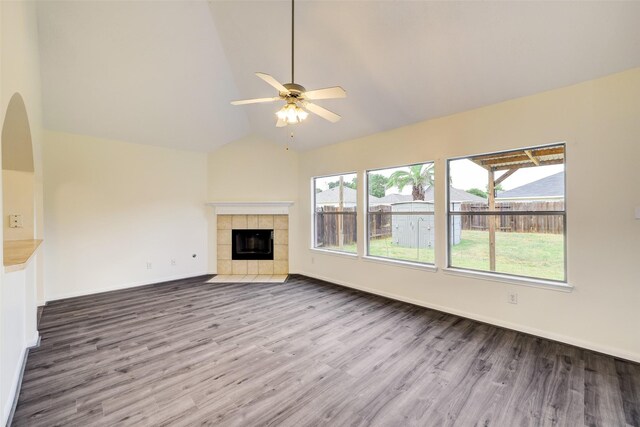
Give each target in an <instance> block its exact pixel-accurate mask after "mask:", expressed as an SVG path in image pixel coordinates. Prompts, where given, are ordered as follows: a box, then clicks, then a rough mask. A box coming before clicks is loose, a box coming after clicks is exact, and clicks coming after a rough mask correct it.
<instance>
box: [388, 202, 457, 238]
mask: <svg viewBox="0 0 640 427" xmlns="http://www.w3.org/2000/svg"><path fill="white" fill-rule="evenodd" d="M391 214H392V215H391V241H392V242H393V244H394V245H397V246H400V247H403V248H432V247H433V245H434V241H435V235H434V231H435V227H434V218H433V202H425V201H420V200H414V201H411V202H400V203H392V204H391ZM395 214H399V215H395ZM461 228H462V227H461V221H460V217H457V216H456V217H454V218H453V223H452V224H451V236H452V239H453V244H454V245H455V244H458V243H460V232H461Z"/></svg>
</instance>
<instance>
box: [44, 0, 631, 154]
mask: <svg viewBox="0 0 640 427" xmlns="http://www.w3.org/2000/svg"><path fill="white" fill-rule="evenodd" d="M38 13H39V28H40V35H39V36H40V47H41V67H42V83H43V101H44V117H45V126H46V127H47V128H49V129H53V130H61V131H67V132H73V133H80V134H88V135H93V136H98V137H104V138H113V139H121V140H125V141H131V142H138V143H144V144H153V145H159V146H168V147H175V148H184V149H192V150H202V151H211V150H213V149H215V148H217V147H219V146H221V145H223V144H225V143H228V142H231V141H233V140H236V139H238V138H241V137H243V136H246V135H249V134H257V135H261V136H263V137H266V138H270V139H272V140H274V141H276V142H282V143H284V141H286V140H287V139H288V138H289V134H290V132H291V130H294V134H295V143H294V146H295V147H298V148H301V149H309V148H314V147H318V146H321V145H326V144H332V143H336V142H340V141H343V140H347V139H352V138H356V137H360V136H365V135H368V134H372V133H375V132H380V131H383V130H387V129H392V128H395V127H399V126H403V125H407V124H410V123H415V122H418V121H421V120H425V119H429V118H434V117H439V116H443V115H448V114H452V113H456V112H460V111H465V110H469V109H472V108H476V107H480V106H483V105H488V104H492V103H495V102H499V101H503V100H507V99H512V98H516V97H520V96H525V95H529V94H533V93H537V92H541V91H544V90H549V89H554V88H558V87H562V86H566V85H570V84H573V83H577V82H581V81H585V80H589V79H593V78H596V77H600V76H603V75H607V74H611V73H614V72H618V71H622V70H625V69H629V68H633V67H638V66H640V25H638V22H640V2H604V1H603V2H577V1H576V2H486V1H483V2H476V1H471V2H428V1H321V0H319V1H316V0H306V1H304V0H303V1H299V2H296V82H297V83H300V84H302V85H304V86H305V87H306V88H307V89H316V88H322V87H327V86H333V85H341V86H342V87H344V88H345V89H346V91H347V94H348V97H347V98H346V99H341V100H325V101H318V102H317V103H318V104H320V105H322V106H324V107H326V108H329V109H331V110H332V111H335V112H336V113H338V114H340V115H342V117H343V119H342V120H341V121H340V122H338V123H336V124H331V123H329V122H326V121H324V120H322V119H320V118H319V117H316V116H312V117H310V119H308V121H307V122H305V123H303V124H302V125H298V126H295V127H289V128H282V129H276V128H275V126H274V125H275V115H274V113H275V111H276V110H277V108H278V107H279V106H278V105H274V104H270V105H249V106H242V107H240V106H237V107H234V106H231V105H230V104H229V101H231V100H233V99H241V98H253V97H268V96H275V95H276V93H275V90H274V89H272V88H271V87H270V86H268V85H267V84H266V83H264V82H263V81H261V80H259V79H258V78H257V77H255V75H254V74H253V73H254V72H256V71H262V72H265V73H268V74H271V75H273V76H274V77H276V78H277V79H279V80H280V81H281V82H283V83H286V82H289V80H290V27H289V26H290V21H289V20H290V2H288V1H238V0H236V1H224V2H223V1H212V2H210V3H209V4H207V3H206V2H203V1H161V2H151V1H148V2H144V1H142V2H130V1H112V2H106V1H95V2H94V1H87V0H85V1H69V2H58V1H42V2H41V3H39V5H38Z"/></svg>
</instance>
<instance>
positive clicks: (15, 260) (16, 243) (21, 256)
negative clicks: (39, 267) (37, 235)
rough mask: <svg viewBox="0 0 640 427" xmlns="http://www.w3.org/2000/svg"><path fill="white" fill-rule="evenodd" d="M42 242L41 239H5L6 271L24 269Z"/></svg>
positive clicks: (4, 262) (4, 261)
mask: <svg viewBox="0 0 640 427" xmlns="http://www.w3.org/2000/svg"><path fill="white" fill-rule="evenodd" d="M40 243H42V240H39V239H29V240H5V241H4V245H3V246H4V260H3V264H4V272H5V273H10V272H12V271H20V270H24V269H25V267H26V266H27V264H29V261H31V259H32V258H33V254H35V253H36V250H37V249H38V247H39V246H40Z"/></svg>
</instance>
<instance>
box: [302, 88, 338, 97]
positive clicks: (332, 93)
mask: <svg viewBox="0 0 640 427" xmlns="http://www.w3.org/2000/svg"><path fill="white" fill-rule="evenodd" d="M304 97H305V98H306V99H332V98H346V97H347V92H345V90H344V89H342V88H341V87H340V86H334V87H327V88H324V89H316V90H309V91H307V92H305V93H304Z"/></svg>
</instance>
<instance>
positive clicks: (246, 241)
mask: <svg viewBox="0 0 640 427" xmlns="http://www.w3.org/2000/svg"><path fill="white" fill-rule="evenodd" d="M231 259H235V260H241V259H258V260H260V259H263V260H272V259H273V230H231Z"/></svg>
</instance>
